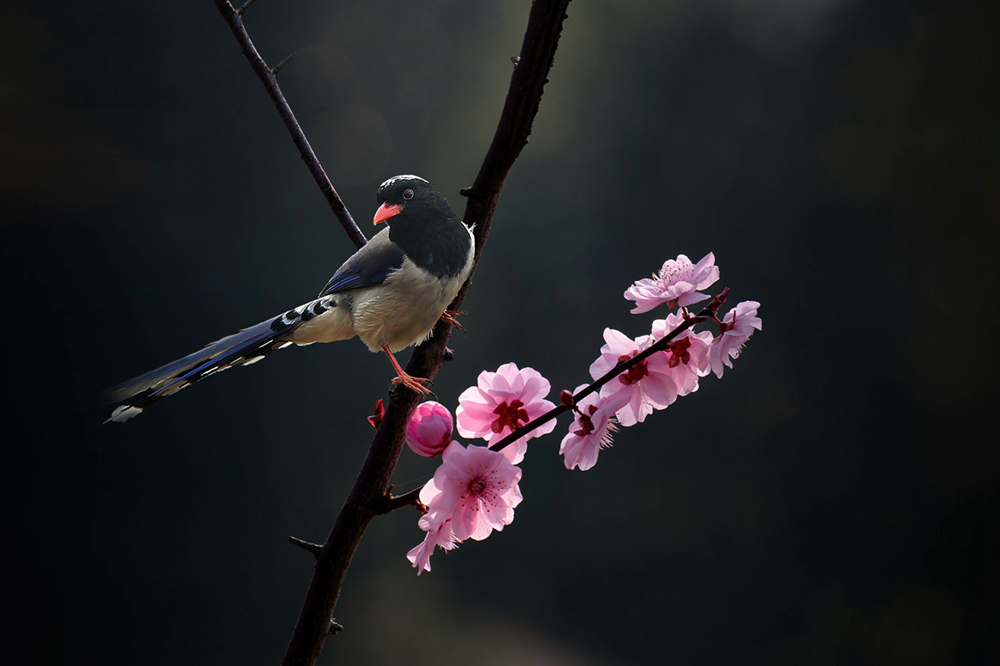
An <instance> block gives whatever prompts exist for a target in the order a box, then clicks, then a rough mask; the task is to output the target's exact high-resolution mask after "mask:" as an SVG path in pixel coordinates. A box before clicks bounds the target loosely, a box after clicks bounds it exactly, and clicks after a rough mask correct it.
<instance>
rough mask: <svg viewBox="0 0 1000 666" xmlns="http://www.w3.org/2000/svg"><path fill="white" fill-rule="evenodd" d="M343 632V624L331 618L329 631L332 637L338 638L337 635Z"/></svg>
mask: <svg viewBox="0 0 1000 666" xmlns="http://www.w3.org/2000/svg"><path fill="white" fill-rule="evenodd" d="M343 630H344V625H342V624H341V623H339V622H337V620H336V618H332V617H331V618H330V629H329V631H330V635H331V636H336V635H337V634H339V633H340V632H342V631H343Z"/></svg>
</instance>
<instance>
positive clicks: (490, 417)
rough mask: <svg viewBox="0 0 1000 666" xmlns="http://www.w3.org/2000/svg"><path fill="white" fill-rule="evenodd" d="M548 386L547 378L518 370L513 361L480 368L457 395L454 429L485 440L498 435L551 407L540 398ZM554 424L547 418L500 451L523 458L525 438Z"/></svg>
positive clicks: (512, 457)
mask: <svg viewBox="0 0 1000 666" xmlns="http://www.w3.org/2000/svg"><path fill="white" fill-rule="evenodd" d="M550 389H551V385H550V384H549V380H547V379H545V377H543V376H542V375H541V373H539V372H538V371H537V370H534V369H532V368H524V369H523V370H520V369H518V367H517V365H515V364H514V363H507V364H505V365H501V366H500V367H499V368H497V371H496V372H486V371H483V372H481V373H479V382H478V386H473V387H470V388H468V389H466V390H465V391H463V392H462V395H460V396H458V409H457V410H456V411H455V414H456V416H457V420H458V432H460V433H461V434H462V436H463V437H481V438H483V439H485V440H486V441H487V442H494V441H496V440H498V439H502V438H503V437H505V436H506V435H509V434H510V433H512V432H514V431H515V430H517V429H518V428H520V427H521V426H523V425H524V424H525V423H527V422H528V421H531V420H532V419H534V418H536V417H538V416H541V415H542V414H544V413H545V412H547V411H549V410H550V409H553V408H554V407H555V405H554V404H552V403H551V402H549V401H548V400H545V399H544V398H545V396H547V395H548V394H549V390H550ZM555 427H556V423H555V420H552V421H549V422H548V423H546V424H544V425H542V426H540V427H538V428H536V429H535V430H532V431H531V432H530V433H528V434H527V435H525V436H524V437H521V438H520V439H518V440H517V441H516V442H514V443H512V444H510V445H509V446H506V447H505V448H504V449H503V451H502V453H503V454H504V455H505V456H507V457H508V458H509V459H510V461H511V462H512V463H514V464H517V463H519V462H521V460H522V459H523V458H524V452H525V451H526V450H527V448H528V440H529V439H532V438H534V437H539V436H541V435H546V434H548V433H550V432H552V430H553V429H554V428H555Z"/></svg>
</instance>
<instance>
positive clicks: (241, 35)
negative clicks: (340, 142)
mask: <svg viewBox="0 0 1000 666" xmlns="http://www.w3.org/2000/svg"><path fill="white" fill-rule="evenodd" d="M254 1H255V0H250V1H249V2H247V3H246V4H245V5H243V6H242V7H240V9H239V10H237V9H233V5H232V4H231V3H230V2H229V0H215V6H216V7H217V8H218V10H219V13H220V14H222V18H224V19H225V20H226V23H227V24H228V25H229V28H230V30H232V31H233V36H234V37H236V41H237V42H238V43H239V45H240V48H241V49H242V50H243V55H245V56H246V57H247V60H248V61H249V62H250V67H251V68H252V69H253V71H254V73H256V74H257V78H259V79H260V82H261V83H263V84H264V88H265V89H266V90H267V94H268V96H269V97H270V98H271V101H272V102H274V106H275V107H276V108H277V109H278V115H280V116H281V120H282V121H283V122H284V123H285V127H286V128H287V129H288V132H289V134H291V135H292V141H293V142H294V143H295V146H296V147H297V148H298V149H299V155H300V156H301V157H302V161H304V162H305V163H306V166H307V167H308V168H309V173H311V174H312V177H313V180H315V181H316V184H317V185H319V189H320V190H321V191H322V192H323V196H324V197H325V198H326V202H327V203H328V204H329V205H330V208H331V209H332V210H333V214H334V215H336V216H337V219H338V220H340V225H341V226H342V227H343V228H344V231H345V232H346V233H347V236H348V238H350V239H351V242H352V243H354V246H355V247H361V246H362V245H364V244H365V243H366V242H367V240H368V239H367V238H365V235H364V234H363V233H362V232H361V229H360V228H359V227H358V225H357V223H356V222H355V221H354V218H353V217H351V213H350V211H348V210H347V206H346V205H344V202H343V200H342V199H341V198H340V195H339V194H337V190H335V189H334V187H333V184H332V183H331V182H330V179H329V178H328V177H327V175H326V171H324V170H323V165H322V164H320V163H319V159H318V158H317V157H316V153H315V152H313V149H312V146H310V145H309V140H308V139H306V135H305V132H303V131H302V127H301V126H300V125H299V121H298V120H296V119H295V114H294V113H292V109H291V107H290V106H288V102H287V101H285V96H284V95H283V94H282V93H281V88H280V87H278V79H277V77H275V75H274V74H275V72H274V71H272V70H271V68H269V67H268V66H267V63H266V62H264V59H263V58H262V57H261V56H260V53H258V52H257V48H256V47H255V46H254V45H253V42H252V41H250V35H248V34H247V31H246V28H244V27H243V18H242V16H241V13H242V12H243V11H245V10H246V9H247V8H248V7H249V6H250V5H251V4H253V2H254ZM285 60H287V58H286V59H285ZM284 62H285V61H282V63H281V64H284ZM280 67H281V65H278V67H277V68H275V70H277V69H278V68H280Z"/></svg>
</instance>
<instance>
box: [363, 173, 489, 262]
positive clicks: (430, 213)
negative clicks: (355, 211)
mask: <svg viewBox="0 0 1000 666" xmlns="http://www.w3.org/2000/svg"><path fill="white" fill-rule="evenodd" d="M376 198H377V199H378V202H379V204H380V206H379V209H378V210H377V211H376V212H375V224H378V223H379V222H387V223H388V224H389V240H390V241H392V242H393V243H395V244H396V245H398V246H399V247H400V248H402V250H403V252H405V253H406V256H407V257H409V259H410V260H411V261H412V262H413V263H415V264H417V265H418V266H420V267H421V268H423V269H425V270H427V271H430V272H431V273H433V274H434V275H437V276H439V277H444V276H455V275H459V274H461V272H462V271H463V270H465V271H468V269H469V266H470V265H471V261H472V259H471V257H472V252H473V249H474V243H473V239H472V234H471V232H470V231H469V229H468V228H467V227H466V226H465V225H464V224H462V219H461V218H460V217H459V216H458V215H456V214H455V211H454V210H453V209H452V207H451V204H449V203H448V200H447V199H445V198H444V197H443V196H441V194H440V193H439V192H438V191H437V190H435V189H434V188H433V187H431V184H430V183H428V182H427V181H426V180H424V179H423V178H420V177H419V176H393V177H392V178H390V179H389V180H387V181H385V182H384V183H382V184H381V185H379V188H378V192H377V193H376Z"/></svg>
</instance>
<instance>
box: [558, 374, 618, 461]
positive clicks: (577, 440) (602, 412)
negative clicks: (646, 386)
mask: <svg viewBox="0 0 1000 666" xmlns="http://www.w3.org/2000/svg"><path fill="white" fill-rule="evenodd" d="M586 386H587V385H586V384H581V385H580V386H577V387H576V389H575V390H574V391H573V393H578V392H579V391H580V390H582V389H583V388H585V387H586ZM626 395H627V394H626V393H624V392H622V391H619V392H618V393H616V394H614V395H613V396H611V397H610V398H607V399H602V398H601V397H600V396H599V395H598V394H597V393H591V394H590V395H588V396H587V397H586V398H584V399H583V400H581V401H579V402H578V403H576V410H575V411H574V420H573V424H572V425H571V426H570V427H569V433H567V435H566V436H565V437H563V441H562V444H561V445H560V446H559V453H560V454H561V455H562V456H563V463H564V464H565V465H566V469H573V468H574V467H579V468H580V470H581V471H585V470H588V469H590V468H591V467H593V466H594V465H595V464H596V463H597V455H598V454H599V453H600V452H601V449H606V448H608V447H609V446H611V433H613V432H615V431H616V430H618V427H617V425H616V423H617V422H616V421H615V417H614V413H615V412H616V411H617V410H618V409H620V408H621V407H622V406H623V403H622V402H621V399H622V398H624V397H625V396H626Z"/></svg>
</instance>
